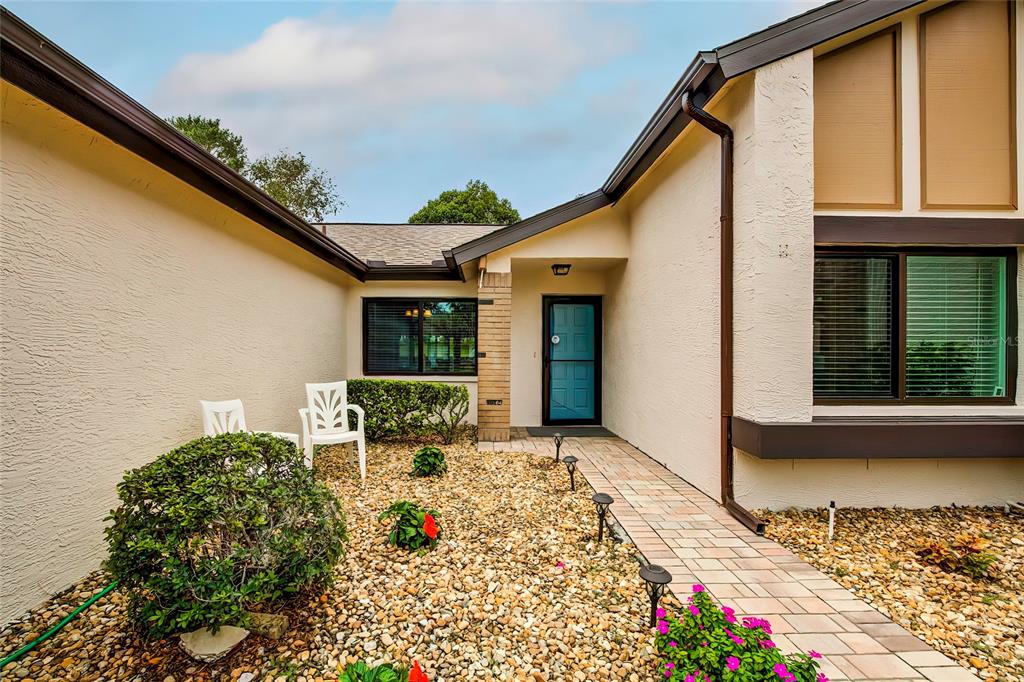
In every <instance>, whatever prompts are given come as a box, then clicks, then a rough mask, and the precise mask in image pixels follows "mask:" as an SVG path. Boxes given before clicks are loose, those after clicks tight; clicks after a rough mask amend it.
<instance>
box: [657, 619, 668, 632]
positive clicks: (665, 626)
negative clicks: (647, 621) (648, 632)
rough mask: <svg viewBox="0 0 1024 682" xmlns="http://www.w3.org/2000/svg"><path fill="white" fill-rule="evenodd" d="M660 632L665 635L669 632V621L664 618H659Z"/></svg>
mask: <svg viewBox="0 0 1024 682" xmlns="http://www.w3.org/2000/svg"><path fill="white" fill-rule="evenodd" d="M658 632H660V633H661V634H663V635H667V634H668V623H666V622H665V621H663V620H659V621H658Z"/></svg>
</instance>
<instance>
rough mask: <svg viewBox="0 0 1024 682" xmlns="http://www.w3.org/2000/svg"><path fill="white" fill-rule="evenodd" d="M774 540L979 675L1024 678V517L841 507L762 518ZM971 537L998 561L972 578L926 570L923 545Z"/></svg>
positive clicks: (970, 510) (990, 512)
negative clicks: (832, 525)
mask: <svg viewBox="0 0 1024 682" xmlns="http://www.w3.org/2000/svg"><path fill="white" fill-rule="evenodd" d="M758 513H759V515H761V518H764V519H765V520H767V521H768V522H769V525H768V531H767V535H768V537H770V538H772V539H773V540H776V541H778V542H780V543H781V544H783V545H785V546H786V547H789V548H790V549H792V550H793V551H794V552H796V553H797V554H798V555H799V556H800V558H802V559H804V560H805V561H808V562H810V563H812V564H814V565H815V566H817V567H818V568H820V569H821V570H823V571H825V572H827V573H828V574H829V575H831V576H832V577H833V578H834V579H835V580H836V581H838V582H839V583H841V584H842V585H843V586H844V587H846V588H848V589H850V590H852V591H853V592H855V593H856V594H857V595H858V596H859V597H860V598H861V599H863V600H864V601H866V602H868V603H869V604H871V605H872V606H874V607H875V608H876V609H878V610H879V611H881V612H882V613H884V614H886V615H887V616H889V617H890V618H892V619H893V620H894V621H896V622H897V623H899V624H901V625H903V626H904V627H906V628H907V629H908V630H910V631H912V632H914V633H915V634H917V635H918V636H919V637H921V638H922V639H924V640H925V641H926V642H928V643H929V644H930V645H932V646H933V647H935V648H936V649H938V650H939V651H941V652H943V653H945V654H946V655H947V656H949V657H950V658H954V659H956V660H958V661H959V662H960V663H961V664H962V665H964V666H965V667H968V668H970V669H971V670H973V671H974V672H975V674H977V675H978V676H979V677H982V678H985V679H994V680H1024V606H1022V602H1024V517H1021V516H1020V515H1017V516H1012V515H1008V514H1005V513H1003V511H1001V510H999V509H987V508H951V509H928V510H907V509H860V510H858V509H840V510H839V511H838V513H837V514H836V530H835V536H834V539H833V541H832V542H831V543H829V541H828V528H827V519H828V515H827V510H824V509H819V510H808V511H786V512H758ZM960 533H968V534H971V535H977V536H981V537H983V538H986V539H988V540H989V541H990V542H991V544H990V545H989V547H988V548H987V551H991V552H993V553H995V554H997V555H999V557H1000V559H999V561H998V562H997V563H996V564H995V566H994V568H995V574H994V575H993V576H992V577H990V578H985V579H974V578H971V577H969V576H966V575H963V574H961V573H947V572H945V571H943V570H941V569H939V568H937V567H934V566H926V565H924V564H922V563H921V562H920V561H919V560H918V557H917V556H916V555H915V553H914V550H915V549H916V548H918V547H919V546H920V545H921V544H922V543H923V542H925V541H936V540H941V541H945V542H950V541H952V540H953V539H954V538H955V537H956V536H957V535H958V534H960Z"/></svg>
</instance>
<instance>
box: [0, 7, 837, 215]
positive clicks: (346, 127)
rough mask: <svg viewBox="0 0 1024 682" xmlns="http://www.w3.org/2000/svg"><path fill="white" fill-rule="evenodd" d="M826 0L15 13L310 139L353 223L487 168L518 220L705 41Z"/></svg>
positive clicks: (113, 77)
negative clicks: (519, 215) (519, 216)
mask: <svg viewBox="0 0 1024 682" xmlns="http://www.w3.org/2000/svg"><path fill="white" fill-rule="evenodd" d="M816 4H820V0H819V1H815V0H749V1H745V0H732V1H722V0H719V1H715V2H711V1H703V2H700V1H696V0H695V1H689V2H686V1H682V2H643V1H632V2H592V3H583V2H572V3H570V2H543V3H540V2H531V3H527V2H510V1H505V2H493V3H485V2H462V3H455V2H446V3H427V2H373V3H367V2H21V1H14V2H9V3H7V7H8V8H9V9H11V10H12V11H13V12H14V13H15V14H17V15H19V16H20V17H21V18H22V19H24V20H26V21H28V22H29V23H30V24H32V25H33V26H34V27H35V28H36V29H37V30H39V31H40V32H41V33H43V35H45V36H47V37H48V38H50V39H51V40H53V41H54V42H56V43H57V44H58V45H60V46H61V47H63V48H64V49H65V50H67V51H68V52H70V53H71V54H72V55H74V56H75V57H77V58H78V59H80V60H81V61H83V62H84V63H85V64H86V65H87V66H89V67H90V68H92V69H93V70H94V71H96V72H98V73H99V74H100V75H101V76H103V77H104V78H106V79H107V80H109V81H110V82H112V83H113V84H114V85H116V86H117V87H119V88H121V89H122V90H124V91H125V92H126V93H128V94H129V95H130V96H131V97H133V98H135V99H136V100H138V101H139V102H141V103H142V104H143V105H144V106H146V107H148V108H149V109H150V110H152V111H154V112H155V113H157V114H158V115H160V116H163V117H167V116H172V115H178V114H202V115H206V116H211V117H214V118H219V119H221V121H222V123H223V124H224V125H226V126H227V127H228V128H230V129H231V130H233V131H234V132H236V133H239V134H240V135H242V137H243V138H244V140H245V143H246V146H247V147H248V149H249V156H250V158H255V157H258V156H260V155H263V154H267V153H273V152H275V151H278V150H280V149H288V150H290V151H292V152H303V153H304V154H305V155H306V156H307V158H309V160H310V161H311V162H312V163H313V164H314V165H316V166H318V167H320V168H323V169H325V170H326V171H327V172H328V173H329V174H330V175H331V177H333V178H334V180H335V183H336V185H337V188H338V193H339V195H340V197H341V199H342V201H344V202H345V205H344V206H343V207H342V208H341V210H340V211H338V213H337V214H336V215H335V216H333V219H334V220H338V221H343V222H404V221H405V220H406V219H407V218H408V217H409V216H410V215H411V214H412V213H414V212H415V211H416V210H417V209H419V208H420V207H421V206H422V205H423V204H424V203H425V202H426V201H427V200H428V199H430V198H432V197H434V196H436V195H437V194H439V193H440V192H441V191H443V190H446V189H451V188H454V187H462V186H464V185H465V183H466V182H467V181H468V180H470V179H481V180H484V181H485V182H487V183H488V184H489V185H490V186H491V187H492V189H494V190H495V191H497V192H498V194H499V195H500V196H504V197H507V198H508V199H509V200H510V201H511V202H512V204H513V206H515V207H516V208H517V209H518V210H519V212H520V214H522V215H523V217H526V216H528V215H532V214H534V213H538V212H540V211H543V210H546V209H548V208H551V207H552V206H555V205H557V204H560V203H562V202H564V201H568V200H570V199H572V198H573V197H576V196H578V195H580V194H583V193H586V192H590V191H593V190H595V189H597V188H599V187H600V186H601V185H602V184H603V182H604V180H605V179H606V178H607V176H608V175H609V173H611V171H612V168H613V167H614V166H615V164H616V163H617V162H618V160H619V159H620V158H621V157H622V155H623V154H624V153H625V151H626V149H627V148H628V147H629V145H630V144H631V143H632V141H633V139H634V138H635V137H636V135H637V134H638V133H639V132H640V129H641V128H642V127H643V126H644V124H645V123H646V122H647V120H648V119H649V118H650V116H651V115H652V114H653V112H654V111H655V109H656V108H657V106H658V105H659V104H660V103H661V101H662V99H663V98H664V97H665V95H666V94H667V93H668V92H669V90H670V89H671V88H672V86H673V85H674V84H675V82H676V80H678V78H679V76H680V75H681V74H682V72H683V70H684V69H685V68H686V66H687V65H688V64H689V63H690V61H691V60H692V59H693V57H694V55H695V54H696V53H697V51H698V50H706V49H711V48H714V47H716V46H718V45H721V44H723V43H726V42H729V41H731V40H734V39H736V38H739V37H741V36H744V35H746V34H748V33H751V32H753V31H756V30H759V29H761V28H764V27H766V26H768V25H770V24H773V23H775V22H777V21H780V20H782V19H785V18H786V17H789V16H792V15H794V14H798V13H800V12H803V11H806V10H807V9H809V8H810V7H813V6H814V5H816Z"/></svg>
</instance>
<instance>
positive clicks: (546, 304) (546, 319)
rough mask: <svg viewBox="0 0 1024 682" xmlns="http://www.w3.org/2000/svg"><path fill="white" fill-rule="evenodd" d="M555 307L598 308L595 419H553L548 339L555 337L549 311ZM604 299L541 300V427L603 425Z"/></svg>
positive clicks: (555, 297)
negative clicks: (562, 304) (568, 305)
mask: <svg viewBox="0 0 1024 682" xmlns="http://www.w3.org/2000/svg"><path fill="white" fill-rule="evenodd" d="M552 303H590V304H592V305H593V306H594V418H593V419H583V420H575V419H574V420H569V421H567V420H562V419H551V417H550V415H551V358H550V357H549V356H548V350H549V349H550V346H549V345H548V339H549V338H550V337H551V316H550V315H549V314H548V311H549V310H550V309H551V304H552ZM601 306H602V299H601V297H600V296H571V295H554V294H552V295H550V296H547V295H545V296H542V297H541V309H540V310H541V332H540V343H541V346H540V347H541V356H542V360H541V370H540V371H541V382H540V383H541V423H542V425H543V426H562V425H565V426H573V425H575V426H597V425H600V424H601V400H602V398H601V383H602V381H603V378H602V373H601V365H602V362H603V357H604V349H603V341H604V339H603V336H604V322H603V316H602V309H601Z"/></svg>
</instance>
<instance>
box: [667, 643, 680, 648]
mask: <svg viewBox="0 0 1024 682" xmlns="http://www.w3.org/2000/svg"><path fill="white" fill-rule="evenodd" d="M668 645H669V646H670V647H673V648H675V647H677V646H679V645H678V644H676V643H675V642H669V643H668Z"/></svg>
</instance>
